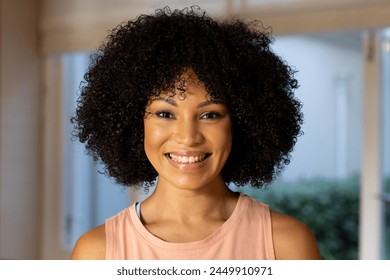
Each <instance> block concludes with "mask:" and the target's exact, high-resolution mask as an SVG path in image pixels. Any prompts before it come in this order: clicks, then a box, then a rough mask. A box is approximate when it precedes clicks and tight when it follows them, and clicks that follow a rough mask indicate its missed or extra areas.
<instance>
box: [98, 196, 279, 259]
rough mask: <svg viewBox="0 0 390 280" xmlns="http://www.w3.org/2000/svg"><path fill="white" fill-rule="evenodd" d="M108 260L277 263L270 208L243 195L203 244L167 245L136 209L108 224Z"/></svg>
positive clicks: (118, 216)
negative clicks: (222, 222) (266, 260)
mask: <svg viewBox="0 0 390 280" xmlns="http://www.w3.org/2000/svg"><path fill="white" fill-rule="evenodd" d="M106 259H114V260H123V259H128V260H130V259H132V260H191V259H194V260H249V259H252V260H258V259H262V260H265V259H271V260H274V259H275V254H274V246H273V239H272V228H271V214H270V210H269V207H268V206H267V205H265V204H263V203H260V202H258V201H256V200H254V199H252V198H250V197H248V196H245V195H243V194H241V195H240V197H239V199H238V202H237V205H236V207H235V209H234V211H233V213H232V215H231V216H230V217H229V219H228V220H227V221H226V222H225V223H224V224H223V225H222V226H221V227H219V228H218V229H217V230H216V231H215V232H214V233H212V234H211V235H209V236H208V237H206V238H205V239H203V240H199V241H194V242H188V243H172V242H166V241H163V240H161V239H159V238H158V237H156V236H154V235H153V234H151V233H150V232H149V231H148V230H147V229H146V228H145V227H144V226H143V224H142V223H141V221H140V219H139V218H138V216H137V213H136V210H135V206H134V205H132V206H130V207H129V208H126V209H124V210H123V211H121V212H120V213H118V214H117V215H115V216H113V217H111V218H109V219H107V220H106Z"/></svg>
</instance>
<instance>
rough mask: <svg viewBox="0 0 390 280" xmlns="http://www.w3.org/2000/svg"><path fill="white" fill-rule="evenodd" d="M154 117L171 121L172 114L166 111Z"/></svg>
mask: <svg viewBox="0 0 390 280" xmlns="http://www.w3.org/2000/svg"><path fill="white" fill-rule="evenodd" d="M155 115H156V116H157V117H159V118H163V119H173V118H174V117H173V114H172V113H170V112H167V111H161V112H156V113H155Z"/></svg>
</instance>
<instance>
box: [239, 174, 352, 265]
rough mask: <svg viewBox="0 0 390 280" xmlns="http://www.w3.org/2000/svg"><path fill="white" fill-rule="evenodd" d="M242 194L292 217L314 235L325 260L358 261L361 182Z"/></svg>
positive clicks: (278, 186) (301, 184)
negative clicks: (302, 223) (308, 228)
mask: <svg viewBox="0 0 390 280" xmlns="http://www.w3.org/2000/svg"><path fill="white" fill-rule="evenodd" d="M239 190H240V191H242V192H243V193H245V194H247V195H249V196H251V197H253V198H255V199H256V200H259V201H262V202H264V203H267V204H269V205H270V207H271V208H272V209H274V210H277V211H279V212H282V213H285V214H288V215H290V216H293V217H295V218H297V219H299V220H301V221H302V222H304V223H305V224H307V225H308V226H309V227H310V228H311V230H312V231H313V233H314V235H315V237H316V238H317V242H318V246H319V248H320V252H321V256H322V258H323V259H327V260H330V259H338V260H345V259H357V258H358V232H359V228H358V221H359V178H358V177H357V176H356V177H353V178H350V179H348V180H343V181H340V180H326V179H313V180H301V181H298V182H293V183H284V182H276V183H274V184H273V185H272V186H270V187H269V188H267V189H265V190H255V189H253V188H247V187H244V188H242V189H239Z"/></svg>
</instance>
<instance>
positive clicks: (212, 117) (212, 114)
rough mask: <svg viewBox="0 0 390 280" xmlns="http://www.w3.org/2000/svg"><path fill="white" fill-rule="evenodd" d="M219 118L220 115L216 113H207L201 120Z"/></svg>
mask: <svg viewBox="0 0 390 280" xmlns="http://www.w3.org/2000/svg"><path fill="white" fill-rule="evenodd" d="M220 117H221V114H220V113H217V112H208V113H205V114H203V115H202V117H201V119H219V118H220Z"/></svg>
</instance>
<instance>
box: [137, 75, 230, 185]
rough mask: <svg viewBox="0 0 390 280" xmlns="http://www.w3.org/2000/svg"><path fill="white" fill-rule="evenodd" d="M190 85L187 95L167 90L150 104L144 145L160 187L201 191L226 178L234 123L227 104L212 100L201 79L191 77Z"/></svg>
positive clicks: (188, 84)
mask: <svg viewBox="0 0 390 280" xmlns="http://www.w3.org/2000/svg"><path fill="white" fill-rule="evenodd" d="M185 87H186V91H185V98H180V97H179V98H178V95H175V96H174V97H169V95H167V94H161V95H160V96H159V97H158V98H155V99H153V101H151V102H150V103H149V105H148V107H147V109H146V112H147V114H146V117H145V120H144V131H145V140H144V143H145V144H144V145H145V152H146V155H147V157H148V159H149V161H150V162H151V164H152V165H153V167H154V168H155V169H156V171H157V173H158V175H159V182H158V184H159V185H160V184H164V183H165V184H166V183H168V184H169V185H171V186H176V187H178V188H182V189H197V188H202V187H205V186H207V185H210V184H214V183H215V181H214V180H220V181H222V180H221V179H222V177H221V174H220V172H221V170H222V167H223V166H224V164H225V162H226V160H227V158H228V156H229V153H230V150H231V147H232V125H231V118H230V115H229V110H228V108H227V106H226V105H225V104H224V103H223V102H222V101H219V100H211V99H210V98H209V96H208V94H207V92H206V90H205V88H204V86H203V85H202V84H201V83H199V82H193V81H191V80H190V79H187V81H186V84H185Z"/></svg>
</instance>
